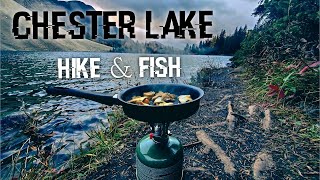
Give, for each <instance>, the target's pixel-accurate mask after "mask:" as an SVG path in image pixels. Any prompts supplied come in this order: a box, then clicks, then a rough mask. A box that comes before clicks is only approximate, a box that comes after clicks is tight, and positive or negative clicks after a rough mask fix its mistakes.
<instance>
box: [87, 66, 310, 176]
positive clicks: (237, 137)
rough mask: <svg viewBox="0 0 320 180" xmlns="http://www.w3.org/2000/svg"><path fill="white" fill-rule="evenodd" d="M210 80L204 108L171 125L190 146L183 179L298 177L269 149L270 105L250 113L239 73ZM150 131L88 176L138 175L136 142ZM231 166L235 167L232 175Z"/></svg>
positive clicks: (218, 74) (220, 73) (145, 128)
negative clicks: (230, 118) (267, 112)
mask: <svg viewBox="0 0 320 180" xmlns="http://www.w3.org/2000/svg"><path fill="white" fill-rule="evenodd" d="M210 82H211V83H209V84H206V87H203V90H204V91H205V96H204V97H203V99H202V102H201V107H200V110H199V111H198V112H197V113H196V114H195V115H193V116H192V117H190V118H188V119H186V120H183V121H179V122H174V123H172V125H171V126H170V127H169V129H170V131H171V132H172V133H173V135H174V136H175V137H177V138H178V139H179V140H180V141H181V142H182V144H183V145H184V146H185V147H184V171H183V179H287V178H288V177H289V178H290V177H293V179H299V177H295V175H293V174H292V173H291V172H289V170H288V169H286V168H284V167H287V165H286V164H285V162H284V161H282V160H281V158H280V155H281V152H278V153H275V152H272V149H275V148H273V147H270V146H272V145H270V144H272V143H270V141H272V140H270V137H271V136H273V134H272V133H274V131H270V130H269V129H268V127H267V128H266V127H265V126H264V125H263V124H264V121H265V119H266V117H265V116H266V115H265V109H262V108H260V109H259V108H256V109H255V110H253V113H251V115H249V112H248V107H249V106H250V104H249V103H248V98H247V97H246V96H245V94H244V89H243V86H242V84H243V83H242V81H241V80H240V79H239V78H238V77H237V72H235V71H234V70H233V69H229V68H222V69H217V70H215V71H214V72H213V73H212V74H211V81H210ZM228 103H231V104H232V107H233V113H232V114H231V115H233V116H234V117H235V119H234V122H233V123H234V127H233V128H230V127H232V126H230V123H229V122H227V121H226V117H227V115H228V108H227V106H228ZM274 118H275V117H273V116H271V119H274ZM199 131H202V132H203V131H204V132H205V133H206V134H207V135H208V136H209V138H210V140H211V141H212V142H213V143H214V148H210V147H208V146H206V145H204V144H203V143H202V142H201V141H199V139H198V138H197V135H196V134H197V132H199ZM149 132H150V129H149V128H148V126H147V125H142V126H141V129H140V130H139V131H137V132H136V133H134V134H132V137H128V138H127V139H125V142H127V143H126V147H125V150H124V151H122V152H120V153H118V154H116V155H115V156H114V158H113V159H112V160H111V161H110V162H109V163H108V164H105V165H103V166H102V167H100V168H99V169H98V171H97V172H95V173H93V174H92V175H91V176H89V177H88V179H135V178H136V177H135V147H136V143H137V142H138V141H139V139H141V138H142V137H143V136H144V135H145V134H148V133H149ZM217 149H220V150H221V151H219V150H217ZM226 159H228V160H229V161H226ZM226 167H232V168H233V169H234V171H233V172H232V173H230V171H228V170H226ZM277 167H279V168H277ZM280 167H281V168H280ZM313 177H314V176H313ZM313 177H310V178H311V179H312V178H313Z"/></svg>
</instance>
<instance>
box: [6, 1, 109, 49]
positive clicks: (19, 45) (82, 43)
mask: <svg viewBox="0 0 320 180" xmlns="http://www.w3.org/2000/svg"><path fill="white" fill-rule="evenodd" d="M32 1H33V0H32ZM0 2H1V8H0V22H1V29H0V30H1V47H0V50H12V51H15V50H25V51H110V50H111V49H112V48H111V47H109V46H105V45H102V44H99V43H96V42H93V41H90V40H86V39H83V40H74V39H72V40H71V39H70V38H69V37H68V36H66V37H67V38H66V39H58V40H56V39H55V40H54V39H52V38H51V34H52V29H49V39H40V38H39V39H26V40H20V39H15V38H14V36H13V34H12V18H13V16H14V14H15V13H16V12H18V11H26V12H29V13H30V12H31V11H30V10H29V9H27V8H25V7H23V6H22V5H20V4H18V3H17V2H15V1H13V0H0ZM43 2H44V3H45V2H49V1H43ZM51 5H52V4H51ZM37 6H38V7H37V8H40V7H47V8H48V9H51V7H52V6H48V4H43V3H38V4H37ZM58 7H59V6H58ZM58 7H57V8H58ZM39 20H40V21H42V18H39ZM27 26H28V27H31V23H30V22H23V21H21V23H20V27H21V28H25V27H27ZM60 32H61V33H64V34H66V33H67V32H66V31H65V30H63V29H60ZM42 36H43V30H41V29H39V37H42Z"/></svg>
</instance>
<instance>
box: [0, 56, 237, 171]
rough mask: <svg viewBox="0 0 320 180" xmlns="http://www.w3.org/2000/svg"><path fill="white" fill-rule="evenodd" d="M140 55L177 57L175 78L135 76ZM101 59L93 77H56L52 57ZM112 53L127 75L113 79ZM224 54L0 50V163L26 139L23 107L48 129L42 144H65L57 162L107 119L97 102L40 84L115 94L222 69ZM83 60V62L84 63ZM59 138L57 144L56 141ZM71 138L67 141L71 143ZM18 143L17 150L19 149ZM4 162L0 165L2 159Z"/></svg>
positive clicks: (55, 64) (104, 110) (73, 150)
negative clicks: (208, 68)
mask: <svg viewBox="0 0 320 180" xmlns="http://www.w3.org/2000/svg"><path fill="white" fill-rule="evenodd" d="M140 56H154V57H159V56H173V57H176V56H179V57H180V58H181V68H182V69H181V77H180V78H149V77H144V78H140V77H139V66H138V58H139V57H140ZM73 57H79V58H85V57H87V58H90V57H98V58H101V61H100V63H99V65H100V70H99V71H98V73H99V74H100V78H94V79H84V78H80V79H58V71H57V59H58V58H73ZM115 57H121V58H122V60H123V61H122V65H127V66H131V68H130V73H132V74H133V75H132V77H131V78H122V79H115V78H114V77H112V76H111V73H110V68H111V66H112V65H113V59H114V58H115ZM230 58H231V57H230V56H198V55H155V54H152V55H148V54H118V53H100V52H99V53H96V52H1V125H2V128H1V140H0V141H1V161H3V162H2V165H3V163H4V160H6V159H8V158H10V156H11V155H12V154H14V153H15V150H16V149H19V148H21V146H22V144H23V143H24V142H25V140H26V137H25V136H24V135H23V134H22V132H21V130H20V129H19V126H22V125H23V123H24V121H23V119H22V118H19V116H16V115H19V114H23V109H21V107H22V106H25V111H27V112H29V113H30V112H33V113H35V112H36V113H37V116H38V117H39V121H40V123H39V124H40V125H41V126H40V131H41V132H43V133H51V132H54V136H53V137H51V138H50V139H49V140H47V142H46V144H48V145H50V144H52V143H56V144H55V146H61V145H63V144H64V145H66V147H65V148H64V150H62V151H60V154H59V155H57V159H59V161H61V162H63V160H65V159H68V155H69V154H70V152H76V151H77V149H78V148H79V146H80V145H81V144H83V143H84V142H85V141H86V140H87V139H88V137H87V135H86V133H85V132H86V131H89V130H90V129H94V128H97V126H98V125H99V124H100V123H101V122H103V123H107V122H106V121H107V120H106V119H107V113H108V112H109V111H110V110H106V108H101V107H103V105H102V104H99V103H96V102H93V101H89V100H84V99H79V98H74V97H62V96H59V97H53V96H48V95H47V94H46V92H45V88H47V87H48V86H62V87H69V88H79V89H84V90H90V91H97V92H102V93H111V94H116V93H118V92H119V91H120V90H122V89H124V88H128V87H131V86H135V85H137V84H148V83H162V82H167V83H170V82H174V83H187V82H189V81H190V78H191V76H192V75H194V74H195V73H196V71H197V70H198V69H200V68H201V67H205V66H209V65H216V66H220V67H223V66H225V65H226V63H228V62H229V59H230ZM88 64H89V63H88ZM58 140H59V143H57V141H58ZM71 140H72V141H71ZM24 148H25V147H23V148H22V149H24ZM4 164H5V163H4Z"/></svg>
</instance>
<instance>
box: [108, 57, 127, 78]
mask: <svg viewBox="0 0 320 180" xmlns="http://www.w3.org/2000/svg"><path fill="white" fill-rule="evenodd" d="M117 60H120V61H122V59H121V57H116V58H114V59H113V64H114V65H112V66H111V75H112V76H113V77H115V78H117V79H118V78H122V77H123V76H124V77H126V78H130V77H131V76H132V74H130V75H127V72H128V68H129V67H130V66H124V68H125V70H124V71H122V69H121V67H120V66H119V65H118V63H117ZM114 67H116V68H117V69H118V70H119V71H120V73H121V74H122V76H121V75H120V76H117V75H116V74H115V73H114V72H113V68H114Z"/></svg>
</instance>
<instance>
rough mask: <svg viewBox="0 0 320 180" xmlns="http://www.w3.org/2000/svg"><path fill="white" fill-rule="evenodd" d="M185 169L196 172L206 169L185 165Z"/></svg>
mask: <svg viewBox="0 0 320 180" xmlns="http://www.w3.org/2000/svg"><path fill="white" fill-rule="evenodd" d="M184 170H185V171H191V172H196V171H206V169H205V168H203V167H187V168H185V169H184Z"/></svg>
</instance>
